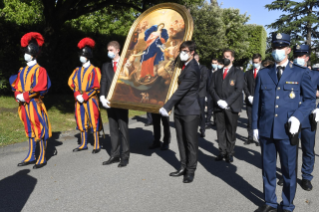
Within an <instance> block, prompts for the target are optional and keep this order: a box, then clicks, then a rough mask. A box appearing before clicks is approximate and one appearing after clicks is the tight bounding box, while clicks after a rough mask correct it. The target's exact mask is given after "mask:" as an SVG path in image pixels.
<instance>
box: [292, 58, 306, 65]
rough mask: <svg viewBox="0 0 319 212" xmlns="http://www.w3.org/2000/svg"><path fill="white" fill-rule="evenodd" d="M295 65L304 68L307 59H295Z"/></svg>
mask: <svg viewBox="0 0 319 212" xmlns="http://www.w3.org/2000/svg"><path fill="white" fill-rule="evenodd" d="M294 64H297V65H300V66H304V65H305V59H303V58H295V59H294Z"/></svg>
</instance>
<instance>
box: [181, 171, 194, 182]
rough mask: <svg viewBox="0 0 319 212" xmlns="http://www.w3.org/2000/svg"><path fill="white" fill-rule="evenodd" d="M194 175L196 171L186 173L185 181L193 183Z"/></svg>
mask: <svg viewBox="0 0 319 212" xmlns="http://www.w3.org/2000/svg"><path fill="white" fill-rule="evenodd" d="M194 176H195V174H194V173H191V174H185V175H184V179H183V183H191V182H193V180H194Z"/></svg>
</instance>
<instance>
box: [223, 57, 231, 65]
mask: <svg viewBox="0 0 319 212" xmlns="http://www.w3.org/2000/svg"><path fill="white" fill-rule="evenodd" d="M223 61H224V66H229V64H230V60H229V59H227V58H224V59H223Z"/></svg>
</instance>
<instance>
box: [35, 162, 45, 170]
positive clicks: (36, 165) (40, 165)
mask: <svg viewBox="0 0 319 212" xmlns="http://www.w3.org/2000/svg"><path fill="white" fill-rule="evenodd" d="M45 165H47V162H45V163H41V164H35V165H34V166H33V169H39V168H42V167H43V166H45Z"/></svg>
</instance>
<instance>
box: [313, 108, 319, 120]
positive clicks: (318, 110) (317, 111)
mask: <svg viewBox="0 0 319 212" xmlns="http://www.w3.org/2000/svg"><path fill="white" fill-rule="evenodd" d="M312 113H313V114H315V115H316V118H315V119H316V122H318V121H319V108H316V109H314V110H313V111H312Z"/></svg>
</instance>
